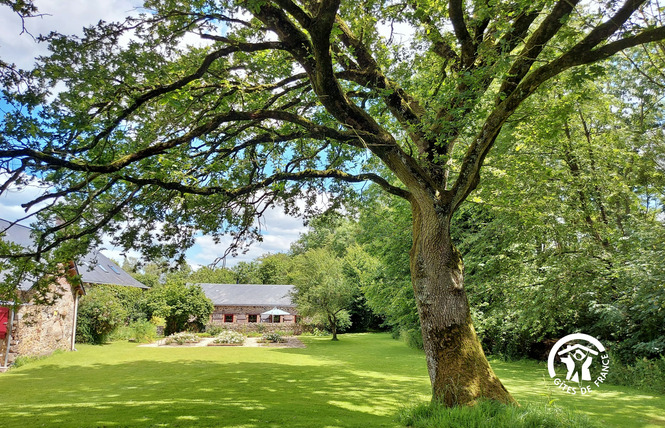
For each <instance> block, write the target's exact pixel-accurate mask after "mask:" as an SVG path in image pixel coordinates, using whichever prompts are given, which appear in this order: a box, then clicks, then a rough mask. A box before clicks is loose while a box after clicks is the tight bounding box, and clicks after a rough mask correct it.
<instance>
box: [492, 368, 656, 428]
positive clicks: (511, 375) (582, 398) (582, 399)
mask: <svg viewBox="0 0 665 428" xmlns="http://www.w3.org/2000/svg"><path fill="white" fill-rule="evenodd" d="M492 367H493V369H494V371H495V372H496V374H497V376H499V378H500V379H501V380H502V381H503V382H504V384H505V386H506V388H508V390H509V391H510V392H511V393H512V394H513V396H514V397H515V398H516V399H517V400H518V401H519V402H520V403H534V404H544V403H548V402H550V401H551V402H552V403H553V404H554V405H555V406H559V407H563V408H566V409H571V410H575V411H579V412H581V413H585V414H586V415H588V416H589V418H590V419H591V420H592V421H594V422H599V423H602V424H603V425H605V426H608V427H622V428H623V427H665V397H664V396H660V395H656V394H650V393H645V392H642V391H639V390H636V389H634V388H628V387H623V386H617V385H611V384H601V385H600V386H599V387H597V388H596V389H592V391H591V392H590V393H588V394H585V395H581V393H580V392H579V389H578V393H577V394H575V395H571V394H568V393H565V392H563V391H562V390H561V389H559V388H558V387H557V386H556V385H555V384H554V382H553V381H552V379H551V378H550V377H549V375H548V374H547V366H546V365H545V364H542V363H536V362H533V361H516V362H510V363H507V362H500V361H492ZM610 370H611V366H610Z"/></svg>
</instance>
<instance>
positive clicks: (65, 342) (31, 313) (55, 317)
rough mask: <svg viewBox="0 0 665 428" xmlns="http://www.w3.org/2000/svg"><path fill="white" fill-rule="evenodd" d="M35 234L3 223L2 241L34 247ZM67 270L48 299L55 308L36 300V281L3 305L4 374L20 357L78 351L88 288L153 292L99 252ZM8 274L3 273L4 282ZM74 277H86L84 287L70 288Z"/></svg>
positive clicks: (0, 358)
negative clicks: (81, 307)
mask: <svg viewBox="0 0 665 428" xmlns="http://www.w3.org/2000/svg"><path fill="white" fill-rule="evenodd" d="M31 232H32V230H31V229H30V228H28V227H25V226H22V225H19V224H13V223H11V222H8V221H6V220H1V219H0V237H1V238H0V239H3V240H5V241H8V242H12V243H14V244H18V245H20V246H22V247H24V248H30V247H31V246H32V245H33V239H32V236H31ZM64 271H66V273H65V274H63V275H61V276H59V277H57V278H56V279H55V281H54V282H53V283H52V284H51V285H50V287H49V290H48V295H47V297H48V300H49V301H50V302H49V303H51V304H44V303H41V302H38V301H36V297H37V293H36V292H35V290H33V286H34V284H35V282H36V281H35V280H23V281H22V282H21V283H20V284H19V285H18V299H17V301H16V302H14V301H0V370H3V369H6V368H7V367H8V366H9V365H10V364H11V363H13V362H14V360H15V359H16V357H18V356H19V355H23V356H33V355H34V356H38V355H47V354H50V353H52V352H53V351H55V350H57V349H62V350H73V349H74V346H75V337H76V318H77V310H78V299H79V296H81V295H83V294H85V289H86V288H88V287H91V286H94V285H96V284H114V285H122V286H127V287H138V288H142V289H147V288H148V287H146V286H145V285H143V284H142V283H141V282H139V281H137V280H135V279H134V278H133V277H132V276H131V275H129V274H128V273H127V272H125V271H124V270H122V268H120V267H119V266H118V265H117V264H116V263H115V262H113V261H112V260H111V259H109V258H108V257H106V256H105V255H103V254H102V253H100V252H99V251H92V252H90V253H89V254H87V255H86V256H85V257H83V258H82V260H81V261H80V262H79V263H74V262H70V263H69V264H68V266H67V268H66V269H65V270H64ZM5 275H6V273H4V272H2V271H0V280H2V279H4V277H5ZM74 275H80V277H81V285H80V286H76V287H73V286H72V284H70V282H69V280H68V277H71V276H74ZM40 297H41V296H40ZM40 301H41V299H40Z"/></svg>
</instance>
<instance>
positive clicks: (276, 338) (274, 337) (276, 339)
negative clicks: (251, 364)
mask: <svg viewBox="0 0 665 428" xmlns="http://www.w3.org/2000/svg"><path fill="white" fill-rule="evenodd" d="M261 341H262V342H271V343H284V342H286V339H285V338H284V337H282V335H281V334H279V333H277V332H275V333H264V334H263V336H261Z"/></svg>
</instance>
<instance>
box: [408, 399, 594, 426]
mask: <svg viewBox="0 0 665 428" xmlns="http://www.w3.org/2000/svg"><path fill="white" fill-rule="evenodd" d="M398 420H399V422H400V423H402V424H403V425H405V426H409V427H414V428H430V427H431V428H439V427H460V428H485V427H493V428H504V427H505V428H527V427H539V428H549V427H551V428H558V427H567V428H583V427H597V426H598V425H596V424H594V423H592V422H591V421H589V419H588V418H587V417H586V415H580V414H576V413H573V412H571V411H567V410H563V409H560V408H558V407H544V406H533V405H527V406H523V407H516V406H507V405H505V404H502V403H499V402H497V401H492V400H483V401H480V402H478V403H477V404H476V405H475V406H459V407H446V406H444V405H442V404H439V403H427V404H421V405H419V406H416V407H413V408H409V409H404V410H402V411H401V412H400V413H399V415H398Z"/></svg>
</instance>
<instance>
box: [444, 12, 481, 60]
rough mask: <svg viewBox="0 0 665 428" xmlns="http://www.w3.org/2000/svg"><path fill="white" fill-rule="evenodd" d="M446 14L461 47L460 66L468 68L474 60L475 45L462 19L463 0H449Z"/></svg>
mask: <svg viewBox="0 0 665 428" xmlns="http://www.w3.org/2000/svg"><path fill="white" fill-rule="evenodd" d="M448 16H450V21H451V23H452V24H453V30H454V31H455V36H456V37H457V40H458V41H459V42H460V45H461V47H462V66H463V67H464V68H469V67H471V66H472V65H473V63H474V62H475V61H476V46H475V45H474V43H473V39H472V38H471V34H469V30H468V29H467V26H466V22H465V19H464V9H463V0H449V2H448Z"/></svg>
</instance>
